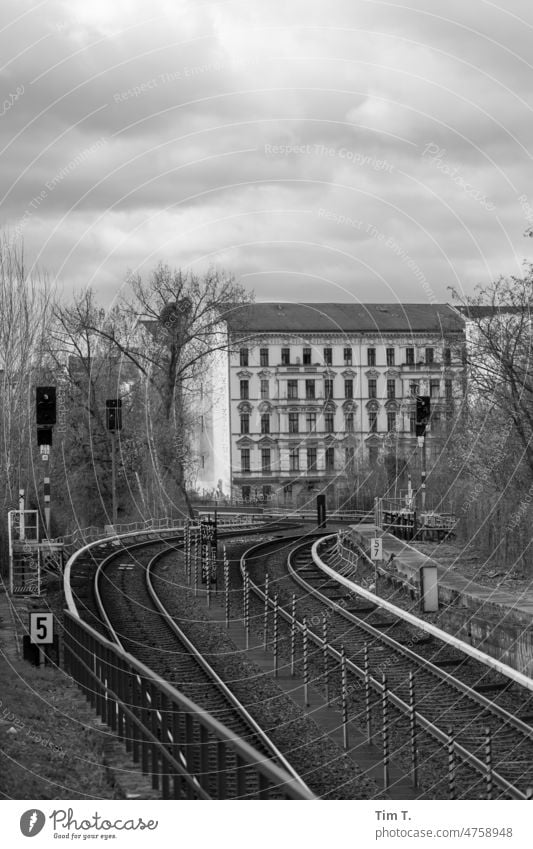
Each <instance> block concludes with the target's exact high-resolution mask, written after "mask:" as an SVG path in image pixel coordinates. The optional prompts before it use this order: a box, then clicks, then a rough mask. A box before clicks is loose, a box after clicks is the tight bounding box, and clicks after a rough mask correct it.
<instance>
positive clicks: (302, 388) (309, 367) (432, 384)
mask: <svg viewBox="0 0 533 849" xmlns="http://www.w3.org/2000/svg"><path fill="white" fill-rule="evenodd" d="M243 327H245V328H246V331H245V332H244V331H243ZM227 328H228V333H229V338H230V342H231V351H230V353H228V354H226V355H225V362H223V361H222V358H220V361H219V362H217V366H216V369H217V375H216V380H215V382H216V390H217V391H218V394H219V401H218V402H217V403H215V404H213V406H212V410H213V412H212V416H214V418H213V422H212V423H210V427H209V432H210V433H211V434H212V438H211V442H212V446H213V451H215V458H216V457H217V456H218V460H219V463H218V465H219V471H218V472H217V475H218V477H219V478H222V479H224V480H227V479H230V480H231V487H232V494H233V496H234V497H237V498H242V499H244V500H245V501H248V500H255V499H256V498H258V499H265V500H270V501H274V502H275V503H278V504H285V503H291V504H298V503H303V502H304V501H305V500H307V499H308V498H309V496H310V494H311V493H313V492H314V491H316V490H318V489H319V490H320V491H326V492H327V493H329V494H330V495H332V494H333V495H337V496H338V495H339V493H340V494H342V495H346V494H348V493H349V492H350V485H351V483H350V482H351V481H353V478H354V476H355V474H356V473H357V471H358V469H360V468H361V467H366V466H372V465H373V464H375V463H377V462H378V460H379V459H380V458H383V455H386V454H391V455H398V456H404V457H406V458H408V457H409V455H410V454H411V452H412V451H413V450H414V449H415V448H416V446H417V430H418V432H419V433H420V429H421V424H422V418H424V420H425V417H426V416H427V415H429V419H428V426H427V430H426V436H425V440H426V442H425V447H426V451H427V455H428V456H429V457H430V456H431V454H432V452H434V451H437V450H439V449H440V446H441V445H442V443H443V440H444V436H445V434H446V427H447V425H446V423H447V420H448V419H449V418H450V417H451V416H452V415H453V410H454V404H456V402H457V400H458V399H459V398H461V397H462V392H463V365H462V359H461V356H460V349H461V345H462V342H463V340H464V319H463V317H462V316H461V315H460V313H458V312H457V311H456V310H454V309H453V308H452V307H450V306H448V305H447V304H432V305H429V304H398V303H395V304H352V303H327V304H320V303H309V304H290V303H279V304H278V303H256V304H253V305H251V306H245V307H242V308H239V309H236V310H234V311H233V312H232V314H231V316H230V317H229V319H228V321H227ZM223 396H225V397H223ZM417 399H418V400H417ZM217 409H218V410H219V412H218V414H217V413H216V410H217ZM215 422H216V426H215V428H214V430H213V428H212V424H214V423H215ZM417 424H418V428H417ZM422 429H423V427H422ZM217 440H218V442H219V443H220V445H221V446H223V445H225V446H226V449H224V451H222V448H221V447H219V448H218V449H217V448H216V445H215V443H216V442H217ZM217 451H218V455H217V453H216V452H217ZM226 457H227V459H226ZM204 465H205V461H204Z"/></svg>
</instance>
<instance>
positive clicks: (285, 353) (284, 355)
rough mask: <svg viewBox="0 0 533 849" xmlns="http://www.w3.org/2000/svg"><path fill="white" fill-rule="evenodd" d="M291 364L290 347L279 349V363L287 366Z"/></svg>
mask: <svg viewBox="0 0 533 849" xmlns="http://www.w3.org/2000/svg"><path fill="white" fill-rule="evenodd" d="M290 364H291V349H290V348H282V349H281V365H282V366H289V365H290Z"/></svg>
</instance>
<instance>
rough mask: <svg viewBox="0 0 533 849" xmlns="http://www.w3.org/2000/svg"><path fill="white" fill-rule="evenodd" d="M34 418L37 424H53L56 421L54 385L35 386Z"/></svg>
mask: <svg viewBox="0 0 533 849" xmlns="http://www.w3.org/2000/svg"><path fill="white" fill-rule="evenodd" d="M35 396H36V398H35V418H36V421H37V424H38V425H48V426H51V425H55V423H56V388H55V386H37V387H36V388H35Z"/></svg>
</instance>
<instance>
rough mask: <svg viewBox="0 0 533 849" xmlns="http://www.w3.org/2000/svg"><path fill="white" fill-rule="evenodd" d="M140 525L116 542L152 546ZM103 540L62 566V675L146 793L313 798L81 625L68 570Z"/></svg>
mask: <svg viewBox="0 0 533 849" xmlns="http://www.w3.org/2000/svg"><path fill="white" fill-rule="evenodd" d="M164 521H165V522H167V520H164ZM138 524H139V525H142V526H143V527H141V528H139V529H138V530H136V531H129V532H128V533H126V534H122V535H121V536H122V538H123V539H124V538H126V539H131V540H132V541H133V539H135V538H136V537H138V536H140V537H141V538H146V539H149V538H151V537H154V538H156V539H157V534H158V532H159V531H158V530H154V529H152V528H149V527H145V525H146V524H147V523H138ZM168 524H170V520H169V522H168ZM161 529H162V528H161ZM167 529H168V530H169V531H172V530H179V529H177V528H175V527H169V528H167ZM108 540H109V537H107V538H105V537H104V538H102V537H101V536H100V538H98V539H97V540H93V541H91V542H89V543H85V545H84V546H83V547H82V548H81V549H79V550H78V551H76V552H75V553H74V554H73V555H72V556H71V557H70V558H69V561H68V563H67V564H66V566H65V573H64V588H65V599H66V602H67V608H68V609H67V610H65V612H64V657H65V668H66V670H67V671H68V673H69V674H70V675H71V676H72V678H73V679H74V680H75V681H76V682H77V683H78V685H79V686H80V687H81V689H82V690H83V692H84V693H85V695H86V696H87V698H88V699H89V700H90V702H91V704H92V706H93V707H95V708H96V711H97V713H98V715H99V716H101V718H102V720H103V721H104V722H106V723H107V724H108V725H110V727H111V728H112V729H113V730H114V731H116V732H117V734H118V737H119V739H120V740H123V741H124V742H125V744H126V749H127V751H128V752H131V754H132V757H133V760H134V762H135V763H139V762H140V763H141V767H142V771H143V772H144V773H145V774H150V776H151V779H152V786H153V787H154V788H155V789H157V790H159V791H160V793H161V796H162V798H164V799H166V798H186V799H225V798H243V799H253V798H259V799H314V798H315V797H314V796H313V794H312V793H311V792H310V791H309V789H308V788H307V787H306V786H305V785H304V784H303V783H302V782H300V781H298V780H297V779H295V778H294V777H293V776H292V775H291V774H290V773H289V772H287V771H286V770H285V769H283V768H282V767H280V766H278V765H276V764H275V763H273V762H272V761H270V760H268V759H267V758H265V757H264V756H263V755H262V754H261V753H259V752H258V751H256V750H255V749H254V748H253V747H252V746H250V745H248V744H247V743H246V742H245V741H244V740H242V739H241V738H239V737H238V736H237V735H235V734H234V733H233V732H232V731H230V730H229V729H227V728H226V727H225V726H224V725H222V724H221V723H220V722H218V721H217V720H216V719H215V718H214V717H213V716H211V714H209V713H207V711H205V710H202V708H200V707H198V706H197V705H196V704H194V703H193V702H192V701H191V700H190V699H188V698H187V697H186V696H184V695H183V694H182V693H180V692H179V691H178V690H177V689H176V688H174V687H172V686H171V685H170V684H167V682H165V681H164V680H163V679H162V678H160V677H159V676H157V675H156V674H155V673H154V672H153V671H151V670H150V669H149V668H148V667H146V666H144V664H142V663H141V662H140V661H138V660H136V659H135V658H134V657H133V656H132V655H130V654H128V653H127V652H125V651H124V650H123V649H122V648H120V647H119V646H116V645H114V644H113V643H112V642H110V641H109V640H107V639H106V638H105V637H103V636H101V635H100V634H99V633H98V632H97V631H95V630H94V628H92V627H91V626H90V625H88V624H87V623H86V622H83V620H82V619H81V618H80V616H79V614H78V611H77V608H76V604H75V601H74V595H73V592H72V588H71V586H70V579H71V574H72V570H73V567H74V566H75V563H76V560H77V558H78V557H80V556H81V555H82V554H83V553H85V552H87V551H88V550H90V549H92V548H94V547H95V546H98V545H100V544H101V543H102V542H106V541H108Z"/></svg>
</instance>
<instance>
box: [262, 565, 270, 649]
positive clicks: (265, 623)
mask: <svg viewBox="0 0 533 849" xmlns="http://www.w3.org/2000/svg"><path fill="white" fill-rule="evenodd" d="M268 604H269V598H268V572H267V573H266V574H265V609H264V612H263V648H264V650H265V651H266V650H267V645H268Z"/></svg>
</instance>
